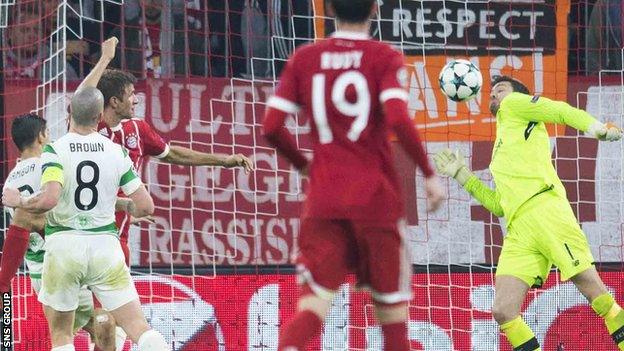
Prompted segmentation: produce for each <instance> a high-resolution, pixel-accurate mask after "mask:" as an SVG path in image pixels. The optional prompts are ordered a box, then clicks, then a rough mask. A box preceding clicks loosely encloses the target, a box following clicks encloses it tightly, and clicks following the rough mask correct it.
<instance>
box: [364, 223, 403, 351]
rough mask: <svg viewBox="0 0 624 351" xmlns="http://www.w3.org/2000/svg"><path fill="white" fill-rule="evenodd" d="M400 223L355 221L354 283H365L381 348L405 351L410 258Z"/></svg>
mask: <svg viewBox="0 0 624 351" xmlns="http://www.w3.org/2000/svg"><path fill="white" fill-rule="evenodd" d="M403 227H404V225H403V224H402V223H400V224H397V223H362V222H358V223H355V233H356V238H357V243H358V244H357V246H358V248H359V253H360V256H359V259H360V261H359V263H360V264H359V267H358V271H357V274H358V284H362V285H364V286H366V285H368V286H369V288H370V290H371V296H372V298H373V301H374V303H375V314H376V316H377V320H378V321H379V324H380V325H381V332H382V334H383V339H384V350H396V351H407V350H409V349H410V346H409V340H408V338H407V319H408V309H407V305H408V302H409V301H410V300H411V298H412V284H411V283H412V260H411V255H410V253H409V247H408V246H407V243H406V241H405V233H404V231H403Z"/></svg>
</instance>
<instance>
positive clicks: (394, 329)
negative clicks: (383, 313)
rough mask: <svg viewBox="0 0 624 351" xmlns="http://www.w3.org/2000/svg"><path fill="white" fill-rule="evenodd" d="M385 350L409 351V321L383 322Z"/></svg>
mask: <svg viewBox="0 0 624 351" xmlns="http://www.w3.org/2000/svg"><path fill="white" fill-rule="evenodd" d="M381 332H382V333H383V340H384V348H383V349H384V350H396V351H409V349H410V346H409V342H408V340H407V323H405V322H401V323H392V324H383V325H382V326H381Z"/></svg>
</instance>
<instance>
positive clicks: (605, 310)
mask: <svg viewBox="0 0 624 351" xmlns="http://www.w3.org/2000/svg"><path fill="white" fill-rule="evenodd" d="M591 307H592V309H593V310H594V312H596V314H598V315H599V316H600V317H602V318H604V321H605V324H606V325H607V330H608V331H609V334H611V337H612V338H613V341H615V343H616V344H617V346H618V348H619V349H620V350H624V311H623V310H622V308H621V307H620V305H618V304H617V302H615V300H614V299H613V296H611V294H609V293H605V294H602V295H600V296H598V297H597V298H595V299H594V301H592V303H591Z"/></svg>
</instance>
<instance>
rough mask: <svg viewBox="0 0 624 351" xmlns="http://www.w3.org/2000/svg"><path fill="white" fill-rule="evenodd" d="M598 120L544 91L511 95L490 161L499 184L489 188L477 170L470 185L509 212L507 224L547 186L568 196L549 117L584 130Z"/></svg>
mask: <svg viewBox="0 0 624 351" xmlns="http://www.w3.org/2000/svg"><path fill="white" fill-rule="evenodd" d="M595 121H596V119H594V118H593V117H592V116H590V115H589V114H588V113H587V112H585V111H583V110H579V109H577V108H574V107H572V106H570V105H569V104H567V103H565V102H561V101H553V100H550V99H548V98H545V97H540V96H539V95H535V96H530V95H526V94H521V93H511V94H509V95H507V96H506V97H505V98H504V99H503V101H502V102H501V105H500V108H499V110H498V113H497V114H496V141H495V142H494V149H493V151H492V161H491V163H490V171H491V172H492V176H493V178H494V183H495V185H496V189H495V190H491V189H489V188H487V187H486V186H485V185H483V183H481V182H480V181H479V180H478V179H477V177H476V176H473V177H471V178H470V179H469V180H468V181H467V182H466V184H465V185H464V187H465V188H466V190H467V191H468V192H469V193H471V194H472V195H473V196H474V197H475V198H477V200H479V201H480V202H481V203H482V204H483V205H484V206H485V207H486V208H487V209H489V210H490V211H491V212H493V213H494V214H496V215H497V216H504V217H505V218H506V219H507V225H509V224H510V223H511V222H512V220H513V218H514V214H515V213H516V211H517V210H518V208H519V207H520V206H521V205H522V204H523V203H525V202H526V201H527V200H529V199H530V198H532V197H533V196H535V195H536V194H538V193H540V192H542V191H545V190H549V189H552V190H553V191H555V192H556V193H557V194H558V195H560V196H561V197H562V198H564V199H566V198H567V197H566V192H565V188H564V187H563V184H562V183H561V180H560V179H559V176H558V175H557V172H556V171H555V168H554V166H553V163H552V159H551V148H550V139H549V135H548V131H547V130H546V126H545V124H544V123H546V122H548V123H558V124H566V125H568V126H570V127H573V128H575V129H578V130H581V131H583V132H584V131H587V129H588V128H589V126H590V125H591V124H592V123H593V122H595Z"/></svg>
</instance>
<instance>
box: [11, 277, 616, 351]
mask: <svg viewBox="0 0 624 351" xmlns="http://www.w3.org/2000/svg"><path fill="white" fill-rule="evenodd" d="M601 275H602V277H603V279H604V280H605V283H606V284H607V286H608V287H609V288H610V290H611V291H612V292H613V293H614V296H616V297H618V296H622V295H623V294H624V284H623V283H622V280H621V276H622V273H621V272H608V273H602V274H601ZM135 281H136V286H137V288H138V290H139V293H140V294H141V296H142V298H141V302H142V304H143V310H144V312H145V315H146V317H147V318H148V321H149V322H150V324H151V325H152V326H153V327H154V328H155V329H157V330H159V331H160V332H161V333H162V334H163V335H165V337H166V338H167V340H168V341H169V342H171V343H172V345H173V348H174V349H175V350H185V351H200V350H201V351H207V350H218V351H224V350H236V351H242V350H254V351H257V350H264V351H270V350H276V349H277V342H278V331H279V326H280V325H281V324H282V323H283V322H284V321H285V320H287V319H288V318H290V317H291V316H292V314H293V313H294V310H295V299H296V285H295V277H294V276H293V275H277V274H274V275H222V276H217V277H215V278H213V279H208V278H206V277H201V276H197V277H187V276H184V277H182V276H176V277H174V278H169V277H156V276H152V277H149V276H145V277H136V278H135ZM492 284H493V279H492V275H491V274H489V273H474V274H469V273H452V274H415V275H414V277H413V291H414V299H413V300H412V302H411V305H410V321H409V338H410V340H411V346H412V350H424V351H485V350H488V351H491V350H502V351H510V350H511V348H510V347H509V345H508V344H507V341H506V340H505V338H504V337H503V336H502V335H501V334H499V329H498V327H497V325H496V323H495V322H494V320H493V319H492V315H491V313H490V310H491V306H492V300H493V297H494V290H493V287H492ZM14 287H16V288H17V287H19V288H20V289H26V290H21V291H30V284H29V281H28V280H27V279H25V278H22V279H20V280H19V282H17V284H16V285H14ZM14 291H17V290H15V289H14ZM13 306H14V314H15V317H16V319H17V320H16V321H15V322H14V324H13V326H14V335H15V340H16V345H15V346H16V348H15V349H16V350H24V351H25V350H43V349H45V348H46V347H49V344H48V334H47V327H46V323H45V319H44V316H43V312H42V310H41V306H40V304H39V303H38V302H37V301H36V297H35V296H34V295H31V294H29V295H28V296H27V297H23V295H22V297H21V298H19V299H17V298H14V305H13ZM523 316H524V317H525V320H526V321H527V323H528V324H529V325H530V326H531V328H532V329H533V330H534V331H535V333H536V336H537V338H538V340H539V341H540V343H541V345H542V349H543V350H566V351H575V350H577V351H581V350H583V351H587V350H591V351H607V350H609V351H614V350H617V348H616V347H615V346H614V344H613V342H612V341H611V340H610V337H609V336H608V334H607V331H606V328H605V327H604V325H603V323H602V320H601V319H600V318H598V317H597V316H596V315H595V314H594V313H593V312H592V310H591V308H590V307H589V305H588V304H587V303H586V301H585V299H584V298H583V296H582V295H581V294H580V293H579V292H578V291H577V290H576V288H574V286H573V285H572V284H571V283H557V280H556V277H555V276H554V275H553V276H551V277H550V281H549V282H548V284H547V285H546V286H545V288H544V289H539V290H537V291H535V292H534V293H531V294H530V295H529V298H528V299H527V303H526V305H525V307H524V310H523ZM87 340H88V337H87V336H86V334H84V333H80V334H79V335H78V336H77V338H76V347H77V348H76V350H79V351H81V350H87V349H86V345H87V342H88V341H87ZM381 340H382V339H381V331H380V328H379V326H378V324H377V322H376V321H375V317H374V311H373V308H372V304H371V300H370V299H369V298H368V296H367V294H365V293H362V292H354V291H353V290H351V289H350V288H348V286H347V285H345V286H343V287H342V289H341V291H340V292H339V293H338V294H337V296H336V298H335V300H334V306H333V307H332V309H331V310H330V312H329V315H328V319H327V322H326V324H325V327H324V331H323V335H322V336H320V337H319V338H317V339H316V340H315V341H314V342H313V343H312V344H311V345H310V347H309V349H310V350H319V347H320V345H321V342H322V344H323V345H325V346H326V347H325V348H326V349H329V348H331V347H334V348H338V349H350V350H353V349H357V350H360V349H362V350H366V349H374V350H381V345H382V344H381ZM126 349H129V343H128V345H127V347H126Z"/></svg>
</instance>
